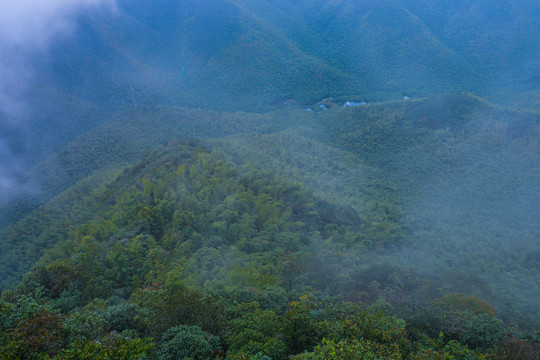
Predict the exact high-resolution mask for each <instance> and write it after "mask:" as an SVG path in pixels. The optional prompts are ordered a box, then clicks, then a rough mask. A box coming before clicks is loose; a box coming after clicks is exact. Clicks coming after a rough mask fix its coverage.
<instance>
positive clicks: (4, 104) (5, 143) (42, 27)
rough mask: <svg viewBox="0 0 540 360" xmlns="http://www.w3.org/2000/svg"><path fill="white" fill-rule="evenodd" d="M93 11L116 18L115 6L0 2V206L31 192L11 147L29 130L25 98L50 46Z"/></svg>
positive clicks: (69, 0)
mask: <svg viewBox="0 0 540 360" xmlns="http://www.w3.org/2000/svg"><path fill="white" fill-rule="evenodd" d="M95 10H103V11H109V12H114V11H115V10H116V0H16V1H0V131H2V129H3V130H4V131H3V132H4V133H0V206H2V205H5V204H6V203H7V202H8V201H9V199H11V198H13V197H14V196H16V195H18V194H21V193H25V194H27V193H28V192H29V189H28V188H27V185H23V183H22V182H21V181H20V177H21V174H23V173H24V156H23V155H22V154H20V153H18V154H17V155H15V153H14V151H13V149H11V148H10V145H9V143H11V142H12V140H14V139H12V138H10V137H11V136H18V135H19V134H20V135H21V136H22V137H24V133H25V127H27V126H29V122H28V121H26V120H28V119H27V117H28V116H29V114H30V111H29V106H30V103H29V102H27V101H26V99H25V94H26V93H27V92H28V91H29V90H30V89H31V86H32V82H33V81H34V80H35V79H36V77H37V76H38V74H39V71H40V66H42V65H43V64H45V63H46V60H45V59H46V58H47V55H48V51H49V49H51V47H52V46H53V44H55V43H56V42H59V41H62V40H66V39H69V38H70V37H71V36H73V34H74V32H75V30H76V28H77V19H78V18H79V17H80V16H81V15H82V14H84V13H85V12H88V11H95ZM6 129H9V132H6V131H5V130H6ZM23 141H24V140H23ZM30 192H33V190H32V191H30Z"/></svg>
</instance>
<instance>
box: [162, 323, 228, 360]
mask: <svg viewBox="0 0 540 360" xmlns="http://www.w3.org/2000/svg"><path fill="white" fill-rule="evenodd" d="M218 350H219V338H218V337H216V336H213V335H211V334H209V333H207V332H205V331H203V330H201V328H200V327H198V326H188V325H179V326H175V327H172V328H170V329H169V330H167V331H166V332H165V333H164V334H163V336H162V338H161V348H160V350H159V355H158V358H159V359H160V360H175V359H179V360H183V359H192V360H211V359H213V358H214V354H215V352H217V351H218Z"/></svg>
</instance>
